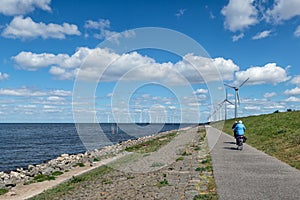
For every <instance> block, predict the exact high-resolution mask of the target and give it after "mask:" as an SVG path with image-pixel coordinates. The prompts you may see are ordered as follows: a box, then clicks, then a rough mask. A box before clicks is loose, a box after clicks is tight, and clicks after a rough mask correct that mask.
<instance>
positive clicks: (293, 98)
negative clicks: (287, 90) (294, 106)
mask: <svg viewBox="0 0 300 200" xmlns="http://www.w3.org/2000/svg"><path fill="white" fill-rule="evenodd" d="M285 101H287V102H300V98H297V97H289V98H287V99H285Z"/></svg>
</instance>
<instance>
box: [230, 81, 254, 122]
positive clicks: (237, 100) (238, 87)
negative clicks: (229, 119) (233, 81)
mask: <svg viewBox="0 0 300 200" xmlns="http://www.w3.org/2000/svg"><path fill="white" fill-rule="evenodd" d="M249 79H250V78H247V79H246V80H245V81H244V82H243V83H242V84H241V85H240V86H232V85H228V84H224V85H226V86H228V87H230V88H233V89H234V90H235V102H234V106H235V111H234V117H235V118H237V114H238V110H237V109H238V105H237V104H238V103H239V104H240V97H239V89H240V87H242V86H243V85H244V84H245V83H246V82H247V81H248V80H249Z"/></svg>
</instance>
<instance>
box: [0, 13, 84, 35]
mask: <svg viewBox="0 0 300 200" xmlns="http://www.w3.org/2000/svg"><path fill="white" fill-rule="evenodd" d="M80 34H81V33H80V31H79V30H78V28H77V26H76V25H74V24H68V23H63V24H62V25H59V24H53V23H50V24H45V23H43V22H39V23H37V22H34V21H33V20H32V19H31V18H30V17H26V18H23V16H17V17H14V19H13V20H12V21H11V22H10V24H9V25H7V26H6V28H5V29H4V31H3V32H2V36H3V37H6V38H14V39H17V38H19V39H33V38H37V37H41V38H43V39H47V38H57V39H64V38H65V37H66V35H80Z"/></svg>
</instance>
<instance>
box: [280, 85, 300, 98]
mask: <svg viewBox="0 0 300 200" xmlns="http://www.w3.org/2000/svg"><path fill="white" fill-rule="evenodd" d="M284 94H285V95H289V96H292V95H300V88H299V87H296V88H294V89H291V90H286V91H284Z"/></svg>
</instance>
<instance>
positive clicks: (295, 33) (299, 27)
mask: <svg viewBox="0 0 300 200" xmlns="http://www.w3.org/2000/svg"><path fill="white" fill-rule="evenodd" d="M294 35H295V36H296V37H300V26H298V27H297V28H296V30H295V32H294Z"/></svg>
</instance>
